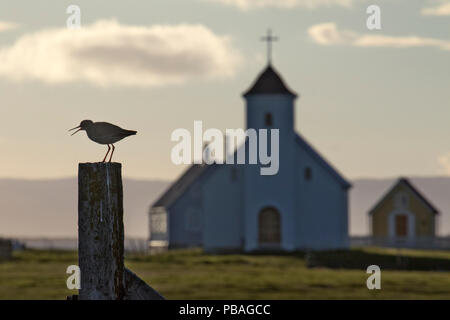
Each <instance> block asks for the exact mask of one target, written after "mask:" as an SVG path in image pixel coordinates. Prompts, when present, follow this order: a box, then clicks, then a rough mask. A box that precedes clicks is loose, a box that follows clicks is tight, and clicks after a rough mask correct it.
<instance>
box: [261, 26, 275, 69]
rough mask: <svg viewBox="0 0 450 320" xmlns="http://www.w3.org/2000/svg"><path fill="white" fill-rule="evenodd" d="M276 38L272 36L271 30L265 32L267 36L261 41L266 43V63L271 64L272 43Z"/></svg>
mask: <svg viewBox="0 0 450 320" xmlns="http://www.w3.org/2000/svg"><path fill="white" fill-rule="evenodd" d="M277 40H278V37H275V36H272V30H271V29H268V30H267V36H265V37H262V38H261V41H266V42H267V62H268V63H269V64H271V62H272V42H274V41H277Z"/></svg>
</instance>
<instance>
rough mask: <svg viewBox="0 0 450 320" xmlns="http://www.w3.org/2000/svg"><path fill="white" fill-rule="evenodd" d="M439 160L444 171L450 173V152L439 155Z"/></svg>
mask: <svg viewBox="0 0 450 320" xmlns="http://www.w3.org/2000/svg"><path fill="white" fill-rule="evenodd" d="M437 160H438V163H439V165H440V166H441V167H442V169H443V170H444V173H445V174H448V175H450V152H447V153H446V154H444V155H441V156H439V157H438V159H437Z"/></svg>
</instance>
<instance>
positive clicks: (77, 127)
mask: <svg viewBox="0 0 450 320" xmlns="http://www.w3.org/2000/svg"><path fill="white" fill-rule="evenodd" d="M75 129H78V130H77V131H75V132H74V133H72V134H71V136H73V135H74V134H75V133H77V132H78V131H80V130H81V128H80V126H76V127H75V128H72V129H69V131H72V130H75Z"/></svg>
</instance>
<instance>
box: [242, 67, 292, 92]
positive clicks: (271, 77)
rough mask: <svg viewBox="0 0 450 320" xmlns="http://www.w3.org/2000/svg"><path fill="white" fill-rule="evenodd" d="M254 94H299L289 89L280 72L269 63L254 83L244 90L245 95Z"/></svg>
mask: <svg viewBox="0 0 450 320" xmlns="http://www.w3.org/2000/svg"><path fill="white" fill-rule="evenodd" d="M254 94H287V95H291V96H294V97H296V96H297V94H296V93H295V92H294V91H292V90H291V89H289V88H288V87H287V86H286V84H285V83H284V81H283V79H282V78H281V76H280V75H279V74H278V72H277V71H276V70H275V69H274V68H273V67H272V65H271V64H268V65H267V67H266V69H265V70H263V71H262V72H261V73H260V74H259V76H258V78H257V79H256V81H255V82H254V83H253V85H252V86H251V87H250V89H248V90H247V91H246V92H244V94H243V96H244V97H247V96H250V95H254Z"/></svg>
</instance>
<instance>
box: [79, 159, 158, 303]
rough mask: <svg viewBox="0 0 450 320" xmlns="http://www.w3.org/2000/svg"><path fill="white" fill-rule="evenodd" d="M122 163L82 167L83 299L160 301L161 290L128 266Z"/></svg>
mask: <svg viewBox="0 0 450 320" xmlns="http://www.w3.org/2000/svg"><path fill="white" fill-rule="evenodd" d="M121 170H122V165H121V164H120V163H115V162H114V163H80V164H79V167H78V263H79V267H80V272H81V275H80V276H81V283H80V285H81V289H80V291H79V299H80V300H113V299H115V300H122V299H132V300H160V299H164V298H163V297H162V296H161V295H160V294H159V293H158V292H156V291H155V290H154V289H152V288H151V287H150V286H149V285H147V284H146V283H145V282H144V281H143V280H141V279H140V278H139V277H138V276H137V275H136V274H134V273H133V272H131V271H130V270H128V269H127V268H125V266H124V228H123V190H122V173H121Z"/></svg>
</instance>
